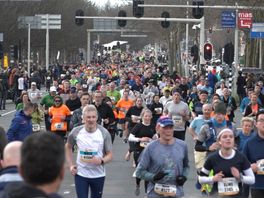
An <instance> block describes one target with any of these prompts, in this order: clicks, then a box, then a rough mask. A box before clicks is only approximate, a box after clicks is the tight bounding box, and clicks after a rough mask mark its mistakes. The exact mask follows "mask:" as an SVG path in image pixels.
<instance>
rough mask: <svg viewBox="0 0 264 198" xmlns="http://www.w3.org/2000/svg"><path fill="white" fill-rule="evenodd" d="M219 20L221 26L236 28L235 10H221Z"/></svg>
mask: <svg viewBox="0 0 264 198" xmlns="http://www.w3.org/2000/svg"><path fill="white" fill-rule="evenodd" d="M221 22H222V28H236V12H235V11H222V15H221Z"/></svg>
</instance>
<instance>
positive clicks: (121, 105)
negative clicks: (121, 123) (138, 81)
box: [116, 99, 134, 119]
mask: <svg viewBox="0 0 264 198" xmlns="http://www.w3.org/2000/svg"><path fill="white" fill-rule="evenodd" d="M133 105H134V102H133V100H130V99H128V100H124V99H121V100H119V101H118V102H117V104H116V108H118V109H119V111H118V116H117V117H118V119H124V118H125V117H126V112H127V111H128V109H129V108H130V107H132V106H133Z"/></svg>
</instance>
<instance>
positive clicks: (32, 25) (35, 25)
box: [17, 16, 41, 77]
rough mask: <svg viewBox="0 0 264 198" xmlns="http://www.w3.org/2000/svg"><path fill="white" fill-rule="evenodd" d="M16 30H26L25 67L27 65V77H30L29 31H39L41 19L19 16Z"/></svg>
mask: <svg viewBox="0 0 264 198" xmlns="http://www.w3.org/2000/svg"><path fill="white" fill-rule="evenodd" d="M17 21H18V28H19V29H23V28H28V53H27V65H28V68H27V70H28V77H30V51H31V50H30V35H31V29H40V22H41V18H40V17H38V16H20V17H18V20H17Z"/></svg>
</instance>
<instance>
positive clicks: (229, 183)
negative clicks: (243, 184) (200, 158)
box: [218, 177, 239, 195]
mask: <svg viewBox="0 0 264 198" xmlns="http://www.w3.org/2000/svg"><path fill="white" fill-rule="evenodd" d="M238 193H239V187H238V182H237V180H236V178H234V177H226V178H223V180H222V181H220V182H218V194H219V195H236V194H238Z"/></svg>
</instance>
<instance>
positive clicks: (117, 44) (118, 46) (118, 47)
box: [116, 41, 120, 49]
mask: <svg viewBox="0 0 264 198" xmlns="http://www.w3.org/2000/svg"><path fill="white" fill-rule="evenodd" d="M116 47H117V49H120V42H119V41H118V42H117V43H116Z"/></svg>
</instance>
